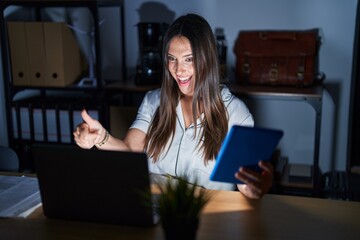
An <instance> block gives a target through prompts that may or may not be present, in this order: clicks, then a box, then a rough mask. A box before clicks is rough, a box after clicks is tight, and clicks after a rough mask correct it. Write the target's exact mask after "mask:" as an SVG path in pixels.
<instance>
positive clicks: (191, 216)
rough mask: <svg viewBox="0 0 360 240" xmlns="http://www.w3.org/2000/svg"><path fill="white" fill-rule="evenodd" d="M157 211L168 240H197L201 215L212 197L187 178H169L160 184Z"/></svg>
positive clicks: (156, 204)
mask: <svg viewBox="0 0 360 240" xmlns="http://www.w3.org/2000/svg"><path fill="white" fill-rule="evenodd" d="M158 187H159V190H160V194H159V196H157V198H156V203H155V211H156V212H157V213H158V214H159V216H160V220H161V224H162V228H163V230H164V234H165V238H166V239H172V240H173V239H188V240H191V239H196V233H197V229H198V226H199V220H200V213H201V211H202V209H203V208H204V206H205V205H206V204H207V202H208V201H209V199H210V197H211V195H210V193H209V192H208V191H206V190H205V189H203V188H200V187H198V186H196V184H189V183H188V178H187V177H179V178H176V179H173V178H169V179H167V180H166V181H164V182H161V183H158Z"/></svg>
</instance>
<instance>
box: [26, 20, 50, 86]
mask: <svg viewBox="0 0 360 240" xmlns="http://www.w3.org/2000/svg"><path fill="white" fill-rule="evenodd" d="M25 30H26V38H27V48H28V56H29V72H30V85H31V86H44V85H45V78H44V75H45V74H44V73H45V48H44V37H43V35H44V34H43V26H42V23H41V22H26V23H25Z"/></svg>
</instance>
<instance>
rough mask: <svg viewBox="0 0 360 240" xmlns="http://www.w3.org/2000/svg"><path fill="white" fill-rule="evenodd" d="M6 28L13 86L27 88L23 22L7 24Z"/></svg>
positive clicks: (27, 73)
mask: <svg viewBox="0 0 360 240" xmlns="http://www.w3.org/2000/svg"><path fill="white" fill-rule="evenodd" d="M7 27H8V35H9V38H8V39H9V46H10V58H11V73H12V82H13V85H14V86H28V85H29V84H30V78H29V59H28V55H27V52H28V50H27V41H26V33H25V22H8V24H7ZM9 84H10V83H9Z"/></svg>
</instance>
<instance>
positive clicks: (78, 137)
mask: <svg viewBox="0 0 360 240" xmlns="http://www.w3.org/2000/svg"><path fill="white" fill-rule="evenodd" d="M81 117H82V119H83V120H84V122H82V123H80V124H79V125H77V127H76V128H75V130H74V132H73V135H74V140H75V142H76V144H77V145H79V146H80V147H81V148H87V149H90V148H92V147H93V146H94V145H95V144H97V143H100V142H101V141H102V139H104V137H105V134H106V130H105V128H104V127H103V126H102V125H101V124H100V122H99V121H97V120H95V119H93V118H92V117H91V116H90V115H89V114H88V113H87V111H86V110H85V109H84V110H82V111H81Z"/></svg>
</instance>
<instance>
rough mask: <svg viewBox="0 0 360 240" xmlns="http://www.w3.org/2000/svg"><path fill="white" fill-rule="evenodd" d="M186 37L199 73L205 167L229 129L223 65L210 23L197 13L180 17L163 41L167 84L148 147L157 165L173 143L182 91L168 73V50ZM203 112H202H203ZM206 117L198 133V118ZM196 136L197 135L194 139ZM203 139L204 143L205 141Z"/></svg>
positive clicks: (195, 105)
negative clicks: (221, 80)
mask: <svg viewBox="0 0 360 240" xmlns="http://www.w3.org/2000/svg"><path fill="white" fill-rule="evenodd" d="M180 36H183V37H186V38H187V39H188V40H189V41H190V45H191V49H192V55H193V64H194V70H195V79H196V81H195V89H194V95H193V101H192V109H193V123H194V127H195V135H196V134H201V135H200V138H199V139H201V140H200V141H199V142H198V146H199V147H200V150H202V151H203V157H204V161H205V164H206V163H207V161H208V160H212V159H214V158H215V157H216V155H217V154H218V152H219V149H220V146H221V143H222V141H223V139H224V137H225V135H226V133H227V130H228V116H227V111H226V109H225V106H224V103H223V101H222V99H221V88H220V84H219V65H218V60H217V52H216V45H215V39H214V35H213V32H212V29H211V27H210V25H209V24H208V22H207V21H206V20H205V19H204V18H203V17H201V16H199V15H196V14H187V15H184V16H181V17H179V18H178V19H176V20H175V21H174V23H173V24H172V25H171V26H170V27H169V29H168V30H167V33H166V34H165V36H164V39H163V51H162V52H163V69H164V70H163V81H162V86H161V94H160V106H159V107H158V109H157V110H156V112H155V115H154V118H153V120H152V122H151V124H150V128H149V131H148V133H147V136H146V140H145V148H146V150H147V153H148V155H149V156H152V157H153V159H154V162H156V161H157V160H158V158H159V155H160V153H161V152H162V151H164V150H166V149H165V147H166V145H167V144H168V142H169V141H172V139H173V136H174V133H175V126H176V106H177V104H178V102H179V100H180V97H181V92H180V90H179V89H178V86H177V84H176V81H175V80H174V79H173V77H172V76H171V74H170V72H169V70H168V58H167V54H168V49H169V43H170V41H171V39H172V38H173V37H180ZM199 110H200V111H201V112H199ZM202 113H203V114H204V118H203V119H202V122H201V126H202V130H201V131H199V132H198V129H197V126H196V119H197V117H198V116H200V114H202ZM194 137H195V136H194ZM202 139H203V140H204V141H202Z"/></svg>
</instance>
